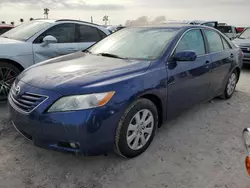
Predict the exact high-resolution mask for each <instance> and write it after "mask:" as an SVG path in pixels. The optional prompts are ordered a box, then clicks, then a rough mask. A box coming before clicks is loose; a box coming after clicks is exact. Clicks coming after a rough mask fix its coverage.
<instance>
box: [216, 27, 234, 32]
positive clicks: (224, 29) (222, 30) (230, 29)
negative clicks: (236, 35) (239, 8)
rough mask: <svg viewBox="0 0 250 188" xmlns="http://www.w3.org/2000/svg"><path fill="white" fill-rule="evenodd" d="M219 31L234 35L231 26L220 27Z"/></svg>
mask: <svg viewBox="0 0 250 188" xmlns="http://www.w3.org/2000/svg"><path fill="white" fill-rule="evenodd" d="M217 29H218V30H219V31H220V32H222V33H232V27H231V26H218V27H217Z"/></svg>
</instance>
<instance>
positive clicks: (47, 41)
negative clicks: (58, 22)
mask: <svg viewBox="0 0 250 188" xmlns="http://www.w3.org/2000/svg"><path fill="white" fill-rule="evenodd" d="M50 43H57V39H56V37H53V36H52V35H48V36H46V37H44V38H43V43H42V44H43V45H44V46H45V45H48V44H50Z"/></svg>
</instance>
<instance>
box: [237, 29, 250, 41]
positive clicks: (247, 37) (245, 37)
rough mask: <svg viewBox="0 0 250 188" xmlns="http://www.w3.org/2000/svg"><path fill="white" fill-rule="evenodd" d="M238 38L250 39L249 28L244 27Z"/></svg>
mask: <svg viewBox="0 0 250 188" xmlns="http://www.w3.org/2000/svg"><path fill="white" fill-rule="evenodd" d="M239 38H240V39H250V28H248V29H246V30H245V31H244V32H243V33H242V34H241V35H240V36H239Z"/></svg>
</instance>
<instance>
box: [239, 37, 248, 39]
mask: <svg viewBox="0 0 250 188" xmlns="http://www.w3.org/2000/svg"><path fill="white" fill-rule="evenodd" d="M238 38H239V39H246V38H243V37H238Z"/></svg>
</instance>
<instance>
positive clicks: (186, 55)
mask: <svg viewBox="0 0 250 188" xmlns="http://www.w3.org/2000/svg"><path fill="white" fill-rule="evenodd" d="M196 58H197V55H196V53H195V52H194V51H188V50H186V51H181V52H177V53H176V54H175V55H174V56H173V60H174V61H195V60H196Z"/></svg>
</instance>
